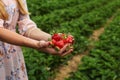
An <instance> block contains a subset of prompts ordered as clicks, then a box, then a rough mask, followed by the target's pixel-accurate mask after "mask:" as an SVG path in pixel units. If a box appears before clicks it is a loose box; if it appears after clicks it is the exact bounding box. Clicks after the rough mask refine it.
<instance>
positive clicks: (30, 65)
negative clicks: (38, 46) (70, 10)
mask: <svg viewBox="0 0 120 80" xmlns="http://www.w3.org/2000/svg"><path fill="white" fill-rule="evenodd" d="M35 1H36V0H35ZM41 1H43V0H41ZM45 1H46V0H45ZM99 1H100V0H99ZM101 1H102V0H101ZM117 1H118V0H116V1H113V2H112V3H109V4H106V5H105V6H106V7H105V6H102V5H101V6H102V7H100V9H99V8H98V9H97V8H96V9H93V10H94V11H93V10H92V11H91V12H89V13H87V12H84V13H83V14H82V16H81V17H78V19H76V18H73V19H71V21H68V22H66V21H62V22H60V26H53V25H52V24H53V23H56V22H54V18H52V19H53V22H52V21H50V23H49V22H48V23H47V20H46V22H44V24H43V22H42V19H41V21H39V19H37V17H34V21H35V22H36V23H37V24H40V26H39V27H40V28H41V29H43V30H44V31H47V32H52V30H53V29H54V30H55V31H58V32H65V33H69V32H70V33H71V34H72V35H73V36H74V37H75V41H76V42H75V45H74V46H75V51H74V53H78V52H82V51H84V50H85V49H86V48H87V46H88V36H89V35H90V34H91V33H92V31H93V28H92V27H93V26H92V25H89V24H88V23H87V22H88V21H90V20H89V19H90V18H91V20H92V19H94V18H96V17H95V14H93V13H99V14H101V15H102V14H103V15H106V16H107V15H108V13H109V14H111V15H112V14H113V12H114V10H116V9H117V8H118V6H116V7H115V5H118V2H117ZM31 2H32V1H31ZM43 2H44V1H43ZM46 2H47V1H46ZM91 2H92V1H91ZM108 2H109V1H108ZM88 3H89V2H88ZM88 3H86V4H87V5H88ZM36 4H37V2H36ZM38 4H39V3H38ZM95 4H98V3H95ZM95 4H94V5H95ZM110 4H111V6H110ZM112 4H114V5H112ZM87 5H86V6H87ZM108 5H109V6H108ZM91 6H92V5H91ZM107 6H108V7H107ZM112 6H113V7H112ZM113 8H114V10H113ZM104 9H105V10H104ZM99 10H100V11H99ZM102 10H103V12H102ZM58 11H59V10H58ZM107 12H108V13H107ZM53 13H54V12H53ZM51 14H52V13H51ZM87 14H88V15H89V16H91V15H92V17H89V16H87ZM65 15H66V14H65ZM74 15H76V14H74ZM84 15H85V16H86V17H85V16H84ZM108 16H110V15H108ZM98 17H99V16H98ZM101 17H102V18H101ZM44 18H46V17H44ZM79 18H80V19H79ZM99 18H100V20H103V22H102V23H103V24H104V22H105V21H104V19H105V20H106V19H107V18H108V17H104V16H100V17H99ZM55 19H56V18H55ZM74 19H75V20H74ZM87 19H88V21H87V22H85V21H86V20H87ZM44 20H45V19H43V21H44ZM59 20H61V19H59ZM96 20H97V22H99V19H94V21H92V22H91V23H93V24H95V23H96ZM48 21H49V19H48ZM51 22H52V24H51ZM102 23H101V24H99V26H100V25H102ZM41 24H42V25H41ZM96 24H97V23H96ZM23 51H24V56H25V61H26V67H27V70H28V76H29V80H48V78H49V77H51V76H54V75H55V74H54V70H55V69H57V68H58V67H59V66H60V65H61V64H64V63H66V61H67V60H69V59H70V57H71V56H72V55H74V54H71V55H69V56H66V57H64V58H61V57H58V56H52V55H48V54H45V53H42V52H38V51H36V50H33V49H28V48H24V49H23ZM51 80H52V79H51Z"/></svg>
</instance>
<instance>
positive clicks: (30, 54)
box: [23, 0, 120, 80]
mask: <svg viewBox="0 0 120 80" xmlns="http://www.w3.org/2000/svg"><path fill="white" fill-rule="evenodd" d="M119 3H120V1H119V0H109V1H107V0H29V1H28V8H29V11H30V12H31V18H32V20H33V21H35V23H36V24H37V25H38V27H39V28H41V29H42V30H43V31H46V32H48V33H52V32H53V31H56V32H61V33H70V34H72V35H73V36H74V38H75V45H74V52H73V53H72V54H71V55H68V56H65V57H63V58H61V57H59V56H52V55H49V54H47V53H42V52H39V51H36V50H33V49H30V48H23V52H24V56H25V62H26V67H27V71H28V76H29V80H48V79H49V78H50V77H54V76H55V70H56V69H57V68H58V67H59V66H60V65H65V64H66V62H67V60H69V59H70V58H71V57H72V56H73V55H75V54H78V53H82V52H84V51H85V50H87V48H88V46H89V45H90V42H89V37H90V36H91V34H92V33H93V30H95V29H97V28H100V27H101V26H102V25H103V24H105V23H106V21H107V19H108V18H110V17H111V16H112V15H113V13H114V12H115V11H116V10H117V9H118V8H119V7H120V5H119ZM117 21H118V20H116V21H114V24H115V22H116V25H117V24H119V23H117ZM114 24H111V26H112V27H115V25H114ZM116 27H117V26H116ZM118 27H119V26H118ZM111 30H113V31H114V32H116V30H118V29H115V28H113V29H112V28H111V29H108V30H106V31H107V32H111ZM114 32H113V33H114ZM109 34H110V33H108V34H107V33H105V35H108V36H109V38H111V37H112V39H113V40H116V41H113V40H111V39H109V38H108V37H106V36H105V35H103V36H101V37H100V38H101V40H102V41H100V42H99V43H97V44H96V49H97V50H96V49H95V50H92V51H91V55H90V56H87V57H85V58H84V59H83V62H85V64H83V65H82V67H81V66H80V69H79V70H78V71H77V72H76V73H75V74H74V77H71V79H68V80H105V79H109V80H110V79H111V78H114V80H115V79H117V78H118V75H116V73H115V69H113V68H118V67H117V66H118V63H116V62H115V61H116V59H119V57H117V56H119V53H117V52H119V49H118V48H117V49H116V47H113V46H115V45H113V43H114V44H116V45H118V42H119V37H118V36H114V35H117V34H113V35H109ZM105 38H106V39H105ZM107 38H108V39H107ZM103 39H105V40H103ZM107 41H108V42H107ZM107 43H109V45H111V46H112V47H111V46H108V45H107ZM101 44H102V45H101ZM97 45H98V46H97ZM103 46H104V47H103ZM117 47H118V46H117ZM99 49H100V50H99ZM114 49H116V50H114ZM106 50H107V51H106ZM93 53H95V54H93ZM112 53H117V54H116V55H114V54H112ZM104 54H105V55H104ZM108 54H110V55H108ZM111 55H112V56H116V58H111ZM101 59H103V60H101ZM88 63H89V64H88ZM103 63H104V64H103ZM112 64H114V65H112ZM103 65H104V66H105V67H104V66H103ZM96 66H98V67H96ZM108 67H110V69H108ZM118 69H119V68H118ZM87 70H88V72H87ZM97 70H98V71H99V72H98V71H97ZM105 70H106V71H105ZM112 70H113V71H112ZM119 70H120V69H119ZM110 71H111V72H110ZM108 73H110V74H108ZM118 73H119V72H118ZM119 76H120V75H119ZM99 77H101V78H99ZM51 80H52V79H51Z"/></svg>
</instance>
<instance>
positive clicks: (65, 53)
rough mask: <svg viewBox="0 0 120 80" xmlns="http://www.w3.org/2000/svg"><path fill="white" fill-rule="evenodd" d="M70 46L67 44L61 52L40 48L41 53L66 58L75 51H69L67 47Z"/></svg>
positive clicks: (71, 49)
mask: <svg viewBox="0 0 120 80" xmlns="http://www.w3.org/2000/svg"><path fill="white" fill-rule="evenodd" d="M69 45H70V44H66V45H65V46H64V47H63V48H62V49H60V50H59V51H56V50H55V49H54V48H50V47H43V48H40V49H39V50H40V51H43V52H46V53H49V54H52V55H59V56H65V55H68V54H70V53H71V52H72V51H73V48H70V49H69V50H67V47H68V46H69Z"/></svg>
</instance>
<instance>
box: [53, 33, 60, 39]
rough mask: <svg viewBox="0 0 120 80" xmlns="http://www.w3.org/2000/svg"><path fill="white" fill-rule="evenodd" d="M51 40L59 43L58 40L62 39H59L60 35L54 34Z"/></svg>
mask: <svg viewBox="0 0 120 80" xmlns="http://www.w3.org/2000/svg"><path fill="white" fill-rule="evenodd" d="M52 39H54V40H56V41H59V40H61V39H62V38H61V35H60V34H58V33H55V34H54V35H53V36H52Z"/></svg>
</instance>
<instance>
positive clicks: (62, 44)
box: [56, 40, 65, 49]
mask: <svg viewBox="0 0 120 80" xmlns="http://www.w3.org/2000/svg"><path fill="white" fill-rule="evenodd" d="M64 45H65V44H64V41H63V40H60V41H58V42H56V46H57V47H59V48H60V49H61V48H63V47H64Z"/></svg>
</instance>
